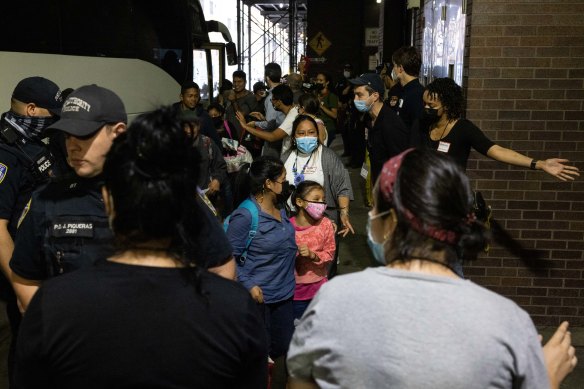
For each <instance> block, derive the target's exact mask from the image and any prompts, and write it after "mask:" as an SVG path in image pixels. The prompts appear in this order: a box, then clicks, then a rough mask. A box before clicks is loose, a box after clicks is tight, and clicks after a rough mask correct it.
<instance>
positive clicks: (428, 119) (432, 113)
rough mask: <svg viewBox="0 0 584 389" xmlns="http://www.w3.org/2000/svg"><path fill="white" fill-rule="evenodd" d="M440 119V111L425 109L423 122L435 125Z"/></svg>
mask: <svg viewBox="0 0 584 389" xmlns="http://www.w3.org/2000/svg"><path fill="white" fill-rule="evenodd" d="M438 119H440V116H438V110H437V109H436V108H424V112H423V114H422V120H423V121H424V123H427V124H434V123H436V122H437V121H438Z"/></svg>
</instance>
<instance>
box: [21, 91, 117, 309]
mask: <svg viewBox="0 0 584 389" xmlns="http://www.w3.org/2000/svg"><path fill="white" fill-rule="evenodd" d="M126 123H127V115H126V111H125V107H124V104H123V103H122V100H121V99H120V98H119V97H118V96H117V95H116V94H115V93H114V92H112V91H111V90H109V89H105V88H102V87H99V86H97V85H88V86H83V87H81V88H79V89H77V90H75V91H74V92H72V93H71V94H70V95H69V97H68V98H67V100H66V101H65V103H64V105H63V109H62V112H61V119H60V120H59V121H58V122H56V123H55V124H53V125H52V126H51V129H56V130H60V131H62V132H64V133H65V134H66V140H65V144H66V149H67V162H68V163H69V165H70V166H71V168H72V169H73V170H74V172H75V174H74V175H71V176H69V177H65V178H63V179H61V180H56V181H53V182H51V183H50V184H49V185H47V186H46V187H44V188H43V189H41V190H40V191H37V192H35V193H34V194H33V197H32V200H31V204H30V210H29V211H28V213H27V214H26V215H23V220H22V224H21V226H20V229H19V233H18V236H17V238H16V242H15V249H14V253H13V255H12V259H11V260H10V268H11V269H12V271H13V285H14V289H15V291H16V294H17V296H18V299H19V301H20V303H21V306H22V308H23V309H26V306H27V305H28V303H29V302H30V299H31V298H32V296H33V295H34V293H35V292H36V290H37V289H38V287H39V285H40V284H41V282H42V281H43V280H45V279H47V278H51V277H54V276H57V275H59V274H63V273H66V272H70V271H72V270H75V269H78V268H80V267H83V266H87V265H88V264H91V263H93V261H94V260H95V259H97V258H100V257H104V258H105V257H107V256H108V255H109V254H111V252H112V245H111V243H112V238H113V235H112V233H111V230H110V229H109V225H108V220H107V217H106V214H105V208H104V205H103V199H102V197H101V185H100V184H101V179H100V175H101V172H102V168H103V163H104V161H105V156H106V154H107V152H108V151H109V149H110V147H111V145H112V142H113V140H114V138H115V137H116V136H118V135H119V134H120V133H122V132H123V131H125V130H126Z"/></svg>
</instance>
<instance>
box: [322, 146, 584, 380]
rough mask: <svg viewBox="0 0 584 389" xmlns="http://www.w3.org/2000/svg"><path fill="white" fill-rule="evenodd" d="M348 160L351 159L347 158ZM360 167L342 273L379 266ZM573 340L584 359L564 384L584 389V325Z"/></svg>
mask: <svg viewBox="0 0 584 389" xmlns="http://www.w3.org/2000/svg"><path fill="white" fill-rule="evenodd" d="M339 138H340V136H338V137H337V138H336V139H335V141H334V142H333V144H332V145H331V148H332V149H334V150H335V151H336V152H337V154H338V155H341V154H342V152H343V146H342V143H341V142H340V139H339ZM343 160H344V162H348V160H347V159H345V158H344V159H343ZM360 170H361V169H360V168H358V169H357V168H349V173H350V176H351V183H352V185H353V192H354V196H355V200H354V201H352V202H351V211H350V212H351V224H352V225H353V227H354V229H355V234H354V235H347V237H345V238H343V239H341V241H340V244H339V261H340V264H339V274H346V273H352V272H355V271H360V270H362V269H364V268H365V267H368V266H377V265H376V264H375V260H374V259H373V256H372V255H371V252H370V250H369V247H368V246H367V235H366V229H365V227H366V223H367V212H368V211H369V208H368V207H367V206H366V205H365V200H364V192H365V180H364V179H363V178H361V176H360V175H359V173H360ZM538 330H539V331H540V333H541V334H542V335H543V337H544V341H546V340H547V339H549V337H550V336H551V334H553V331H554V330H555V328H550V327H541V328H538ZM571 332H572V343H573V344H574V346H576V355H577V356H581V357H580V358H581V362H580V364H579V365H578V366H576V369H575V370H574V371H573V372H572V374H570V375H569V376H568V377H567V378H566V380H564V382H563V383H562V385H561V388H565V389H584V328H571Z"/></svg>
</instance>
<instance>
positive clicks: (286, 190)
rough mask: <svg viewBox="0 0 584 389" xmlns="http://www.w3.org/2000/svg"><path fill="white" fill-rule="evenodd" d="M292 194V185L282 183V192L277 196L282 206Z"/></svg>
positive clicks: (286, 182)
mask: <svg viewBox="0 0 584 389" xmlns="http://www.w3.org/2000/svg"><path fill="white" fill-rule="evenodd" d="M291 194H292V189H290V183H289V182H288V181H284V182H282V192H280V193H278V194H276V198H277V200H278V202H279V203H280V204H285V203H286V201H287V200H288V198H289V197H290V195H291Z"/></svg>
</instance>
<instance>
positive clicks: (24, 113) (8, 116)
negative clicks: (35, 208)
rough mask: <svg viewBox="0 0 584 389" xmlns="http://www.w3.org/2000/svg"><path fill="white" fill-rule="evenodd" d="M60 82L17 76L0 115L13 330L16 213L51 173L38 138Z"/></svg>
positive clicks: (0, 197) (3, 346) (0, 263)
mask: <svg viewBox="0 0 584 389" xmlns="http://www.w3.org/2000/svg"><path fill="white" fill-rule="evenodd" d="M62 105H63V99H62V97H61V91H60V90H59V87H58V86H57V85H56V84H55V83H54V82H52V81H50V80H47V79H46V78H43V77H29V78H25V79H23V80H21V81H20V82H19V83H18V84H17V85H16V88H15V89H14V92H13V93H12V98H11V101H10V110H9V111H8V112H5V113H3V114H2V116H1V118H0V269H1V270H2V274H1V275H0V300H2V304H7V309H8V312H7V313H8V317H9V319H10V325H11V329H12V333H13V335H14V336H15V335H16V330H17V326H18V323H19V321H20V313H19V312H18V309H17V307H16V298H15V296H14V292H13V291H12V288H11V286H10V282H9V280H10V278H11V272H10V268H9V266H8V263H9V261H10V257H11V256H12V250H13V248H14V238H15V234H16V229H17V226H18V222H19V218H20V215H21V214H22V211H23V209H24V208H25V206H26V204H27V202H28V201H29V200H30V196H31V194H32V191H33V190H34V189H35V188H37V187H38V186H40V185H41V184H43V183H44V182H46V181H47V180H48V178H49V177H50V176H51V175H53V173H54V160H53V159H52V156H51V155H50V152H49V151H48V148H47V146H46V145H45V144H44V143H43V142H42V141H41V139H42V138H43V137H44V136H45V129H46V127H47V126H48V125H50V124H52V123H53V122H54V121H55V119H56V117H57V116H58V115H59V113H60V111H61V106H62ZM6 327H7V323H6V310H5V309H4V308H0V334H2V337H1V338H0V355H1V356H0V363H1V364H2V368H1V369H0V386H1V387H6V386H7V384H6V383H5V376H6V374H5V369H6V368H5V366H6V363H5V361H6V355H7V350H8V347H7V346H8V344H9V343H10V331H8V329H7V328H6Z"/></svg>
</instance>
